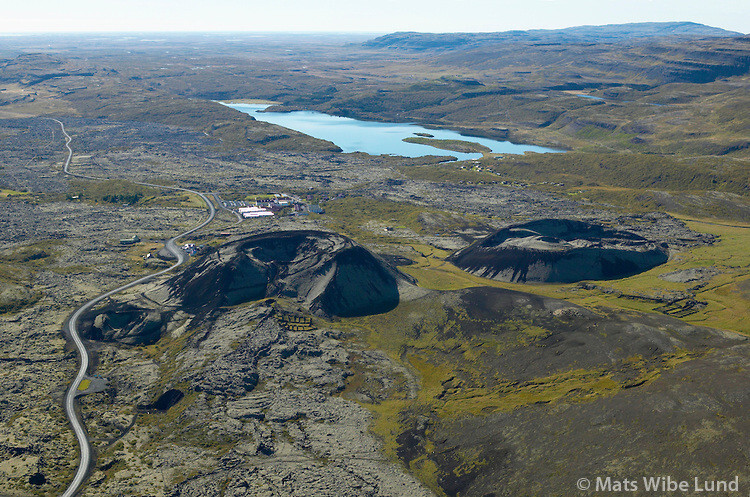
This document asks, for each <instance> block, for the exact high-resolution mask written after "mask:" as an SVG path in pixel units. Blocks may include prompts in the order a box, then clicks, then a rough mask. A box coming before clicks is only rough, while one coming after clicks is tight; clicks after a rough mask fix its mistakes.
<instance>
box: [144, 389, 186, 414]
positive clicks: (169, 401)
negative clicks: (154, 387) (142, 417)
mask: <svg viewBox="0 0 750 497" xmlns="http://www.w3.org/2000/svg"><path fill="white" fill-rule="evenodd" d="M184 396H185V394H184V393H182V391H181V390H177V389H175V388H172V389H170V390H167V391H166V392H164V393H163V394H161V395H160V396H159V398H158V399H156V401H155V402H153V403H151V404H145V405H139V406H138V409H140V410H142V411H149V410H153V409H156V410H157V411H162V412H165V411H168V410H169V409H170V408H171V407H172V406H174V405H175V404H177V403H178V402H179V401H181V400H182V398H183V397H184Z"/></svg>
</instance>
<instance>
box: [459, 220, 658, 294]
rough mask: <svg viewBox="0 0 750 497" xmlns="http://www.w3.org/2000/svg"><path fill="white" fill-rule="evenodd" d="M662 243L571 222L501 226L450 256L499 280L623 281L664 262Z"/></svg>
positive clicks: (541, 221) (629, 233)
mask: <svg viewBox="0 0 750 497" xmlns="http://www.w3.org/2000/svg"><path fill="white" fill-rule="evenodd" d="M668 258H669V250H668V248H667V244H666V243H664V242H659V243H656V242H653V241H652V242H649V241H648V240H646V239H645V238H643V237H641V236H639V235H636V234H635V233H631V232H628V231H618V230H615V229H610V228H605V227H604V226H601V225H594V224H588V223H584V222H581V221H573V220H569V219H542V220H539V221H532V222H529V223H524V224H518V225H514V226H509V227H507V228H503V229H501V230H500V231H498V232H496V233H494V234H492V235H490V236H489V237H487V238H485V239H484V240H481V241H479V242H477V243H475V244H473V245H471V246H470V247H467V248H465V249H462V250H460V251H458V252H456V253H455V254H453V255H452V256H451V257H450V260H451V261H452V262H454V263H455V264H456V265H457V266H458V267H460V268H462V269H465V270H466V271H468V272H470V273H473V274H476V275H478V276H483V277H485V278H492V279H496V280H500V281H512V282H521V283H525V282H532V281H534V282H542V283H573V282H576V281H582V280H609V279H616V278H624V277H627V276H632V275H634V274H638V273H641V272H644V271H647V270H649V269H651V268H653V267H655V266H658V265H660V264H663V263H665V262H667V259H668Z"/></svg>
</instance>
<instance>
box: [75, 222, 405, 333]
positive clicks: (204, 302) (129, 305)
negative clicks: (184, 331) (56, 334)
mask: <svg viewBox="0 0 750 497" xmlns="http://www.w3.org/2000/svg"><path fill="white" fill-rule="evenodd" d="M414 289H415V287H414V286H413V282H412V280H411V279H410V278H409V277H408V276H406V275H404V274H402V273H401V272H399V271H398V270H397V269H395V268H394V267H392V266H391V265H390V264H388V263H386V262H385V261H383V260H382V259H380V258H378V257H376V256H375V255H373V254H372V253H371V252H369V251H368V250H366V249H365V248H363V247H361V246H360V245H358V244H356V243H355V242H354V241H352V240H350V239H349V238H347V237H345V236H342V235H339V234H336V233H328V232H323V231H282V232H273V233H265V234H262V235H255V236H251V237H249V238H244V239H241V240H238V241H234V242H230V243H228V244H225V245H222V246H221V247H218V248H216V249H214V250H212V251H210V252H209V253H207V254H206V255H204V256H203V257H201V258H200V259H199V260H197V261H196V262H195V263H193V264H192V265H190V266H189V267H188V268H187V269H186V270H185V271H183V272H182V273H180V274H179V275H177V276H175V277H173V278H171V279H170V280H168V281H167V282H165V283H164V284H162V285H160V286H159V287H157V288H156V289H153V290H151V291H149V292H148V296H147V298H145V299H144V298H136V299H134V300H132V301H129V302H113V303H108V304H106V305H105V306H103V307H101V308H99V309H97V310H95V311H93V312H91V313H89V314H88V315H87V316H85V317H84V319H83V326H82V328H83V329H84V330H85V331H84V333H85V335H86V336H87V337H88V338H91V339H95V340H105V341H118V342H121V343H126V344H129V345H142V344H149V343H154V342H155V341H156V340H158V339H159V338H160V337H161V336H162V334H163V333H164V332H165V331H166V330H167V328H168V327H169V326H170V322H172V321H175V320H176V318H175V317H174V316H175V313H176V312H178V311H177V310H178V309H179V312H178V315H179V314H184V313H189V314H194V315H205V314H208V313H210V312H212V311H213V310H215V309H217V308H219V307H224V306H233V305H237V304H241V303H244V302H250V301H253V300H259V299H263V298H266V297H279V296H280V297H287V298H291V299H296V300H297V302H298V303H299V304H301V305H302V306H303V307H305V308H307V309H309V310H310V311H311V312H312V313H314V314H317V315H319V316H325V317H333V316H339V317H351V316H364V315H370V314H378V313H383V312H388V311H390V310H392V309H394V308H395V307H396V306H397V305H398V303H399V301H400V300H401V293H403V291H405V290H407V291H409V290H411V293H413V292H414ZM417 293H418V292H417ZM155 307H156V308H155ZM172 325H174V323H173V324H172Z"/></svg>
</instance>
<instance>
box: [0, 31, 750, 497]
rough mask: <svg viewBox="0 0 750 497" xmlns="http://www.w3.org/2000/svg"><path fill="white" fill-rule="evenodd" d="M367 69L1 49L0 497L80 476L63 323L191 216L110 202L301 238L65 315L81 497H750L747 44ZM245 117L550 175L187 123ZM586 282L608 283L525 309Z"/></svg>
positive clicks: (608, 40) (12, 44)
mask: <svg viewBox="0 0 750 497" xmlns="http://www.w3.org/2000/svg"><path fill="white" fill-rule="evenodd" d="M667 34H669V36H667V37H665V36H662V35H667ZM673 35H674V36H673ZM714 35H718V36H714ZM634 37H637V38H639V39H638V40H634V39H633V38H634ZM581 40H584V42H583V43H581ZM586 40H588V41H586ZM629 40H630V41H629ZM363 41H364V37H356V38H352V37H349V36H348V35H347V36H331V37H327V36H309V35H304V36H293V35H290V36H285V37H282V38H281V39H271V38H269V37H268V36H265V35H262V36H258V37H256V36H249V35H248V36H245V35H241V34H237V37H236V38H233V39H231V40H230V39H227V38H226V37H225V36H223V35H216V36H213V35H206V36H203V35H200V36H197V35H189V34H188V35H183V34H175V35H174V36H171V35H170V36H165V37H164V39H162V40H145V39H143V40H140V39H131V40H128V41H125V42H123V41H122V39H121V38H118V37H107V36H101V37H98V38H96V39H91V38H87V37H86V36H82V35H75V34H71V35H65V36H60V37H51V38H48V37H45V36H29V37H5V38H3V39H0V59H2V60H0V73H1V74H0V80H2V85H0V86H1V88H0V159H1V160H0V350H2V353H0V364H2V366H3V367H2V368H0V495H3V496H5V495H9V496H13V497H20V496H23V497H30V496H45V497H46V496H51V495H60V494H61V493H62V491H63V490H64V488H65V486H66V484H67V483H68V482H70V480H71V478H72V475H73V474H74V472H75V469H76V464H77V457H78V452H77V450H76V445H75V439H74V436H73V434H72V433H71V432H70V430H69V424H68V422H67V420H66V419H65V417H64V414H63V409H62V406H61V401H62V397H63V394H64V391H65V389H66V387H67V386H68V385H69V382H70V381H71V379H72V378H73V377H74V375H75V369H76V368H75V366H76V364H75V362H76V356H75V354H74V353H73V350H74V349H73V348H72V346H71V345H70V344H69V343H66V342H65V338H66V336H65V335H64V333H63V323H64V321H65V319H66V318H67V317H68V316H69V315H70V313H71V312H72V311H73V310H74V309H75V308H77V307H78V306H79V305H80V304H81V303H82V302H85V301H87V300H88V299H90V298H92V297H94V296H96V295H99V294H101V293H102V292H104V291H106V290H108V289H110V288H114V287H117V286H119V285H122V284H123V283H125V282H127V281H132V280H134V279H135V278H137V277H140V276H143V275H145V274H147V273H148V272H151V271H154V270H156V269H157V268H163V267H165V264H166V262H165V261H163V260H161V259H159V257H158V254H159V252H160V251H161V249H162V247H163V243H164V241H165V240H166V239H168V238H169V237H171V236H174V235H175V234H176V233H179V232H181V231H183V230H184V229H186V227H187V226H191V225H193V224H195V223H196V221H197V220H198V219H199V218H200V217H201V216H202V214H203V212H204V210H203V206H202V205H201V204H200V203H199V202H196V201H195V200H196V199H194V198H192V197H191V196H190V195H186V194H185V195H183V194H175V193H174V192H169V191H167V190H166V189H162V188H159V187H148V188H147V187H144V186H143V185H137V184H136V183H134V182H135V181H146V182H150V183H156V184H163V185H177V186H183V187H188V188H191V189H195V190H198V191H202V192H206V193H211V195H210V196H211V197H214V195H216V196H217V197H219V196H220V197H221V198H224V199H231V200H242V201H248V202H249V201H252V200H253V198H254V197H255V196H258V195H268V194H273V193H279V192H285V193H289V194H291V195H293V196H295V197H298V198H300V199H303V200H304V202H306V203H309V204H319V205H320V206H321V207H322V208H323V209H324V210H325V213H324V214H310V215H307V216H304V215H299V213H297V212H293V211H292V210H291V209H289V208H287V209H285V210H282V211H280V212H278V213H277V214H276V215H275V216H273V217H272V218H267V219H248V220H241V221H239V222H238V219H237V218H236V217H235V216H234V215H233V214H231V213H230V212H228V211H226V210H220V211H219V213H218V215H217V218H216V219H215V220H214V221H213V222H212V223H211V224H210V225H209V226H208V227H206V228H205V229H204V230H202V231H200V232H197V233H194V234H193V235H191V237H190V238H189V239H185V240H184V241H185V242H194V243H196V244H197V245H199V246H201V247H202V248H201V251H200V252H199V253H198V254H197V256H196V257H192V258H191V259H190V260H189V262H188V264H187V265H186V266H184V270H183V271H182V272H180V273H179V274H177V273H175V274H171V275H168V276H164V277H162V278H161V279H159V280H157V281H153V282H152V283H150V284H148V285H145V286H141V287H136V288H132V289H130V290H128V291H127V292H125V293H123V294H118V295H116V296H114V297H113V298H111V299H108V300H107V301H105V302H103V303H102V306H101V307H99V308H97V309H95V310H94V312H92V313H91V314H89V315H88V316H86V317H85V319H84V323H83V325H84V326H83V327H84V328H85V330H86V333H87V336H86V340H85V341H86V345H87V347H88V349H89V350H90V351H91V354H92V363H91V368H90V374H91V376H90V378H88V379H86V382H87V383H86V384H85V388H82V389H81V390H80V396H79V397H78V399H79V401H80V412H81V415H82V418H83V420H84V422H85V425H86V429H87V431H88V433H89V436H90V439H91V443H92V446H93V448H94V461H93V464H92V467H91V470H90V476H89V478H88V479H87V481H86V482H85V486H84V487H83V489H82V495H87V496H113V497H114V496H121V495H142V496H175V497H176V496H180V495H184V496H195V497H199V496H214V495H216V496H219V495H259V496H274V497H275V496H279V497H281V496H286V495H300V496H306V495H322V496H327V495H330V496H339V495H351V496H360V495H367V496H383V497H385V496H395V495H399V496H400V495H415V496H422V495H424V496H427V495H439V496H443V497H445V496H451V497H452V496H462V497H463V496H482V497H489V496H492V495H495V496H499V495H507V496H533V495H574V494H576V493H577V492H578V491H577V490H576V489H575V483H576V480H577V479H578V478H580V477H589V478H590V477H592V476H596V475H603V476H611V477H613V478H616V477H633V476H636V477H639V476H642V475H646V474H655V475H672V476H673V477H676V478H684V479H691V478H692V477H694V476H699V477H701V478H706V479H711V478H714V479H730V478H732V477H733V476H735V475H737V476H738V477H739V478H740V481H741V482H747V481H748V478H750V475H748V471H747V468H748V464H747V457H746V455H747V454H748V452H749V451H750V449H748V445H747V440H748V437H747V436H746V435H747V433H749V432H750V426H748V422H747V419H748V418H747V414H746V413H747V408H748V392H747V388H746V387H745V386H746V385H747V382H748V371H750V367H749V366H750V364H748V359H747V358H748V356H749V355H748V344H747V343H748V342H747V338H746V335H747V333H750V328H748V324H747V323H748V320H747V319H745V317H746V316H747V315H748V313H750V290H749V289H750V285H749V282H750V256H749V255H747V254H748V252H747V250H746V247H747V246H748V244H749V243H750V232H749V231H748V228H747V223H746V222H743V221H746V220H747V219H749V218H750V217H748V216H750V214H748V213H750V207H749V206H750V203H749V202H748V200H747V199H748V193H749V192H750V190H748V184H747V158H748V156H747V152H748V150H750V149H748V137H747V129H748V126H747V122H746V116H745V115H744V114H743V113H742V110H743V109H745V108H746V107H747V105H746V104H747V98H748V96H747V95H748V93H747V75H748V66H747V60H748V59H747V37H742V36H736V35H735V34H733V33H726V32H718V31H715V30H712V29H709V28H707V27H702V26H696V25H692V24H690V23H688V24H685V23H678V24H669V25H665V24H660V25H641V26H629V27H623V26H619V27H610V28H605V29H599V28H579V29H576V30H567V31H565V32H562V33H561V32H553V33H550V32H545V33H539V32H536V33H534V32H527V33H515V34H501V35H498V34H480V35H471V34H468V35H446V36H430V35H415V34H412V33H407V34H398V35H392V36H389V37H385V38H381V39H379V40H376V41H374V42H371V43H368V44H367V45H362V42H363ZM126 50H127V51H131V53H128V54H127V55H124V54H125V53H126ZM394 54H397V55H394ZM519 60H522V61H523V63H522V64H519V63H518V61H519ZM258 98H260V99H268V100H272V101H274V102H278V104H277V105H276V109H281V110H283V109H306V110H308V109H315V110H319V111H324V112H329V113H332V114H336V115H343V116H356V117H360V118H367V119H373V120H380V121H394V122H395V121H398V122H404V121H413V122H420V123H422V124H426V125H428V126H437V127H444V128H450V129H455V130H462V131H463V132H465V133H466V134H467V135H472V136H491V137H496V138H502V139H512V140H514V141H523V142H530V143H537V144H546V145H549V146H553V147H558V148H565V149H571V152H568V153H565V154H526V155H523V156H511V155H507V154H488V155H487V156H485V157H483V158H482V159H480V160H477V161H465V162H450V158H449V157H438V156H432V157H423V158H400V157H392V156H370V155H367V154H361V153H353V154H343V153H340V152H339V149H338V147H337V146H336V145H335V144H332V143H329V142H324V141H321V140H316V139H313V138H311V137H307V136H304V135H302V134H300V133H297V132H293V131H291V130H286V129H282V128H278V127H276V126H273V125H270V124H266V123H260V122H257V121H255V120H253V119H251V118H250V117H248V116H246V115H242V114H239V113H237V112H235V111H233V110H231V109H228V108H227V107H224V106H222V105H220V104H218V103H217V102H214V101H213V100H217V99H258ZM49 117H54V118H57V119H60V120H61V121H64V123H65V127H66V129H67V131H68V133H69V134H70V135H71V137H72V139H73V142H72V146H73V150H74V153H73V160H72V162H71V168H72V169H73V170H74V171H76V172H78V173H82V174H87V175H91V176H96V177H100V178H107V180H106V181H81V180H71V179H70V178H68V177H66V175H65V174H63V172H62V171H61V164H62V161H63V160H64V158H65V156H66V154H65V148H64V141H63V136H62V134H61V133H60V127H59V125H58V124H57V123H55V122H54V121H51V120H50V119H48V118H49ZM436 153H442V152H436ZM561 227H562V228H565V229H564V230H561V229H559V228H561ZM568 228H570V229H569V230H568ZM520 229H522V230H524V231H519V230H520ZM498 230H499V231H498ZM132 235H138V236H139V237H140V239H141V241H140V242H137V243H135V244H134V245H129V246H125V245H120V243H119V240H120V239H122V238H129V237H131V236H132ZM650 241H654V242H653V243H652V242H650ZM181 242H182V241H181ZM483 244H487V246H485V245H483ZM541 249H543V250H541ZM483 250H484V251H485V252H486V254H485V255H487V256H488V257H490V256H491V257H490V259H492V260H489V261H488V260H485V259H483V258H482V257H484V256H481V252H482V251H483ZM455 251H459V252H458V253H457V254H456V255H455V256H454V258H449V256H450V254H451V253H454V252H455ZM509 253H512V254H515V255H513V256H512V257H510V258H508V257H505V259H504V262H501V263H499V265H497V264H498V263H497V261H496V260H497V257H496V256H499V257H500V259H501V260H503V259H502V257H503V256H508V254H509ZM667 253H668V254H669V258H668V259H667ZM149 254H150V255H151V256H152V257H148V256H149ZM464 255H466V257H467V264H465V266H466V268H467V269H469V270H470V271H471V272H467V271H464V270H462V269H460V268H459V267H457V266H456V265H454V263H455V264H458V265H459V266H462V263H461V261H460V260H459V259H463V257H464ZM472 258H473V259H474V261H473V262H472V260H471V259H472ZM451 261H453V262H451ZM660 262H664V263H663V264H661V265H658V266H655V264H659V263H660ZM493 264H495V266H493ZM573 266H576V267H577V268H578V269H579V271H578V274H577V275H576V277H575V278H573V277H570V271H569V270H570V269H571V267H573ZM652 266H653V267H652ZM483 268H484V269H483ZM511 268H512V269H511ZM561 268H562V269H561ZM648 268H652V269H650V270H646V269H648ZM485 270H488V271H489V272H487V273H486V274H485ZM516 270H517V271H516ZM641 270H644V271H643V272H641ZM474 273H476V274H481V275H483V276H492V275H494V276H500V277H505V276H507V278H506V279H512V280H513V281H521V280H522V279H525V283H524V284H523V285H520V284H515V283H512V282H508V281H498V280H493V279H490V278H483V277H481V276H476V274H474ZM514 273H515V275H514ZM636 273H637V274H636ZM502 275H505V276H502ZM582 276H585V277H587V278H592V279H597V280H598V279H600V278H614V279H607V280H606V281H597V282H596V283H592V282H588V281H587V282H580V283H569V284H568V283H554V284H547V283H545V284H534V283H536V282H539V281H549V280H555V279H557V280H561V279H562V280H564V281H575V280H578V279H579V278H580V277H582ZM743 333H744V335H743ZM82 387H83V385H82ZM742 484H743V485H744V483H742Z"/></svg>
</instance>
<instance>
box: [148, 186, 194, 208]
mask: <svg viewBox="0 0 750 497" xmlns="http://www.w3.org/2000/svg"><path fill="white" fill-rule="evenodd" d="M141 204H142V205H144V206H147V207H157V206H158V207H181V208H186V209H205V208H206V203H205V202H204V201H203V199H202V198H200V197H199V196H198V195H196V194H194V193H187V192H171V191H169V190H165V191H163V192H162V193H161V194H160V195H158V196H149V197H146V198H144V199H143V200H142V201H141Z"/></svg>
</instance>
